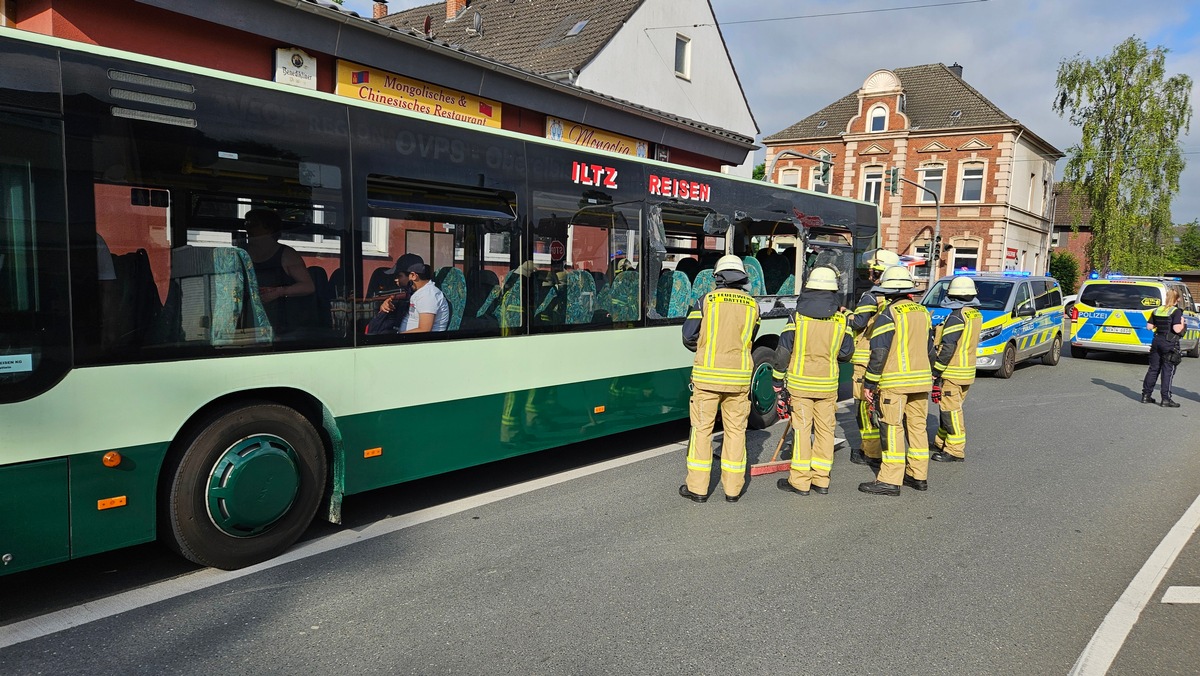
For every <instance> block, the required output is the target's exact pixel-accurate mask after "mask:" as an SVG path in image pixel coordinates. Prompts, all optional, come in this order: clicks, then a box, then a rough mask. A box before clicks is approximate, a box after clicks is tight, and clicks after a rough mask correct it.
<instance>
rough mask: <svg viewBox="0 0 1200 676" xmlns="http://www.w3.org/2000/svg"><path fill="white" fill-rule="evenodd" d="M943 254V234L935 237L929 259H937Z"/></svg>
mask: <svg viewBox="0 0 1200 676" xmlns="http://www.w3.org/2000/svg"><path fill="white" fill-rule="evenodd" d="M941 256H942V236H941V235H938V236H937V237H934V238H933V246H932V247H931V248H930V249H929V259H930V260H933V261H936V260H939V259H940V258H941Z"/></svg>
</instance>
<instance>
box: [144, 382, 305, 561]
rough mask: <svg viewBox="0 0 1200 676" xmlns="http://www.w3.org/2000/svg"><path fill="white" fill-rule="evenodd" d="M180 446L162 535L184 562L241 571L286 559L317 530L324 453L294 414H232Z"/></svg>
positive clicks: (225, 412) (253, 410)
mask: <svg viewBox="0 0 1200 676" xmlns="http://www.w3.org/2000/svg"><path fill="white" fill-rule="evenodd" d="M180 442H181V443H180V444H179V445H178V448H179V449H180V452H179V453H178V455H176V456H175V458H174V462H173V463H171V465H169V466H167V467H164V470H163V472H164V474H163V476H164V483H163V484H162V487H163V488H162V494H161V496H162V497H161V502H160V504H161V509H160V510H159V534H160V536H161V537H162V538H163V540H164V541H165V542H166V544H167V546H168V547H170V548H171V549H174V550H175V551H176V552H178V553H179V554H180V555H182V556H183V557H185V558H187V559H188V560H190V561H194V562H195V563H198V564H200V565H203V566H212V567H214V568H223V569H225V570H233V569H236V568H243V567H245V566H249V565H252V564H255V563H259V562H261V561H265V560H267V559H270V558H273V557H275V556H278V555H279V554H281V553H283V552H284V551H285V550H286V549H287V548H288V547H290V546H292V544H294V543H295V542H296V540H297V539H299V538H300V535H301V534H303V533H304V531H305V529H306V528H308V526H309V524H310V523H311V522H312V520H313V516H314V515H315V514H316V511H317V507H318V506H319V505H320V501H321V497H322V494H323V492H324V489H325V478H326V473H327V468H326V467H327V466H326V461H325V452H324V445H323V444H322V442H321V437H320V436H319V435H318V434H317V431H316V429H314V428H313V426H312V424H311V423H310V422H309V421H308V419H307V418H305V417H304V416H303V415H300V414H299V413H298V412H296V411H295V410H293V409H291V408H288V407H286V406H281V405H279V404H273V403H268V402H263V401H258V402H250V403H243V404H240V405H236V406H230V407H227V408H224V409H221V410H220V411H217V412H216V413H215V414H213V415H212V416H210V417H209V418H207V419H206V420H205V421H204V422H202V423H201V424H200V425H198V426H197V427H196V428H194V430H193V431H192V432H191V433H190V434H188V435H186V436H185V437H182V438H181V440H180Z"/></svg>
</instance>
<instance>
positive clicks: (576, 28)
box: [567, 19, 588, 38]
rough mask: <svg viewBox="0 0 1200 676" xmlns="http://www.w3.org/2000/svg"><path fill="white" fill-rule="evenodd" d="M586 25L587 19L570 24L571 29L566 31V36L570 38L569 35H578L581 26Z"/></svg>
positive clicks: (581, 29)
mask: <svg viewBox="0 0 1200 676" xmlns="http://www.w3.org/2000/svg"><path fill="white" fill-rule="evenodd" d="M586 25H588V19H584V20H583V21H580V22H579V23H577V24H575V25H574V26H571V30H569V31H567V37H569V38H570V37H574V36H576V35H579V33H580V32H581V31H583V27H584V26H586Z"/></svg>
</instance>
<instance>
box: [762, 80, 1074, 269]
mask: <svg viewBox="0 0 1200 676" xmlns="http://www.w3.org/2000/svg"><path fill="white" fill-rule="evenodd" d="M763 142H764V145H765V146H766V148H767V152H766V163H767V166H768V167H770V166H771V165H772V162H773V161H774V160H775V158H776V156H777V155H779V154H780V153H781V152H782V151H784V150H791V151H795V152H798V153H803V154H807V155H812V156H816V157H827V158H828V159H830V160H832V162H833V166H832V170H831V171H830V172H829V176H828V178H827V182H822V178H823V177H822V172H821V171H820V169H819V166H820V165H819V163H817V162H814V161H811V160H807V159H798V158H795V157H788V156H784V157H781V158H780V159H779V161H778V162H777V163H775V166H774V170H773V174H774V175H773V176H772V177H770V178H771V180H773V181H774V182H776V183H782V184H790V185H798V186H800V187H802V188H808V189H812V190H818V191H821V192H832V193H834V194H839V195H843V196H846V197H856V198H860V199H865V200H869V201H873V202H875V203H877V204H879V205H880V245H882V246H885V247H887V248H889V249H893V250H895V251H897V252H899V253H901V254H911V255H928V253H929V251H930V245H931V243H932V242H933V241H934V238H935V236H937V235H940V236H941V242H942V246H943V250H942V252H941V256H940V260H938V261H935V263H936V266H929V265H926V266H920V267H917V268H915V273H916V275H917V276H918V278H919V279H921V280H923V281H924V280H927V279H928V277H929V276H930V275H931V274H932V275H937V274H944V273H945V272H946V271H947V269H949V268H970V269H978V270H1006V269H1009V270H1011V269H1021V270H1029V271H1033V272H1045V271H1046V269H1047V267H1048V265H1049V251H1050V248H1051V238H1052V235H1053V232H1052V228H1051V216H1052V200H1051V190H1052V187H1053V185H1052V184H1053V181H1054V165H1055V162H1057V161H1058V159H1059V158H1061V157H1062V156H1063V153H1062V152H1061V151H1060V150H1058V149H1057V148H1055V147H1054V146H1052V145H1050V144H1049V143H1048V142H1046V141H1045V140H1043V139H1041V138H1040V137H1038V136H1037V135H1036V134H1035V133H1033V132H1032V131H1031V130H1029V129H1028V128H1027V127H1025V126H1024V125H1022V124H1021V123H1020V122H1019V121H1017V120H1016V119H1014V118H1012V117H1010V116H1009V115H1007V114H1005V113H1004V112H1003V111H1001V110H1000V109H999V108H998V107H996V105H995V104H993V103H992V102H991V101H989V100H988V99H987V98H986V97H984V96H983V95H982V94H981V93H979V92H978V91H976V90H975V89H974V88H973V87H971V86H970V85H969V84H967V83H966V81H964V80H963V78H962V67H961V66H959V65H958V64H955V65H954V66H949V67H947V66H945V65H943V64H940V63H937V64H928V65H922V66H913V67H909V68H896V69H894V70H877V71H875V72H874V73H871V75H870V76H869V77H867V79H866V80H865V81H864V82H863V84H862V86H861V87H860V88H859V89H858V90H857V91H855V92H852V93H850V94H847V95H846V96H844V97H843V98H841V99H839V100H838V101H835V102H834V103H832V104H830V105H828V106H826V107H824V108H822V109H821V110H819V111H817V112H816V113H814V114H812V115H809V116H808V117H806V118H804V119H802V120H800V121H799V122H797V123H795V124H793V125H791V126H790V127H788V128H786V129H784V130H783V131H780V132H778V133H775V134H772V135H770V136H767V137H766V138H764V139H763ZM892 169H898V170H899V175H900V176H901V177H903V178H905V179H907V180H910V181H913V182H914V183H917V184H920V185H922V186H924V187H925V188H928V189H929V190H930V191H932V192H933V193H935V194H936V195H937V197H936V199H935V198H934V197H932V196H930V195H929V194H928V193H926V192H925V191H924V190H920V189H918V188H916V187H915V186H913V185H909V184H904V183H902V184H901V186H900V190H899V194H897V195H891V194H889V193H888V192H887V191H885V187H884V184H885V176H886V175H887V173H888V172H889V170H892ZM937 205H940V212H941V213H940V219H939V217H938V216H939V214H938V208H937Z"/></svg>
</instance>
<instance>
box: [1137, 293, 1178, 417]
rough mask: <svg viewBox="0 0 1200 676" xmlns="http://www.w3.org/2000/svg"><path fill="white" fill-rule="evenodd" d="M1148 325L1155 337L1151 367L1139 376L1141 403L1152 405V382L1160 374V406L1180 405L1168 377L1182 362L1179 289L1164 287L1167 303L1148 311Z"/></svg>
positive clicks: (1152, 343) (1151, 351)
mask: <svg viewBox="0 0 1200 676" xmlns="http://www.w3.org/2000/svg"><path fill="white" fill-rule="evenodd" d="M1147 325H1148V326H1149V328H1151V329H1153V330H1154V339H1153V340H1152V341H1150V367H1149V368H1148V369H1146V377H1145V378H1143V379H1142V403H1143V404H1153V403H1154V397H1153V396H1152V395H1153V394H1154V381H1156V380H1158V378H1159V376H1160V375H1161V376H1162V388H1161V392H1162V402H1161V403H1159V406H1165V407H1167V408H1179V403H1178V402H1176V401H1175V400H1174V399H1172V398H1171V380H1172V378H1174V377H1175V367H1176V366H1177V365H1178V364H1179V362H1180V361H1181V357H1182V354H1181V353H1180V351H1179V338H1180V336H1182V335H1183V330H1184V322H1183V310H1180V309H1179V292H1178V291H1176V290H1175V289H1167V302H1166V304H1165V305H1162V306H1160V307H1157V308H1155V309H1154V312H1151V313H1150V318H1149V320H1148V321H1147Z"/></svg>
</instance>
